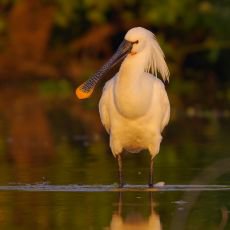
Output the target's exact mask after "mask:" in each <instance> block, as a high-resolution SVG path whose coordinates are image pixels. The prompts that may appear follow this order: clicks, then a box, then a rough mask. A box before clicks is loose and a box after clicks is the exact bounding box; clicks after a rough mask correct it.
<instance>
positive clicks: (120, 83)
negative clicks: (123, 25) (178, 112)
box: [76, 27, 170, 187]
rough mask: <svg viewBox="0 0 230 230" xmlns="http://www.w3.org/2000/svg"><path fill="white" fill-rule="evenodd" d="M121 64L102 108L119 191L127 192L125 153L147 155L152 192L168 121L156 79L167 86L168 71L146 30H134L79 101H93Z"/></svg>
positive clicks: (80, 91) (106, 90)
mask: <svg viewBox="0 0 230 230" xmlns="http://www.w3.org/2000/svg"><path fill="white" fill-rule="evenodd" d="M123 59H124V60H123ZM121 60H123V62H122V63H121V66H120V69H119V71H118V73H117V74H115V76H114V77H113V78H112V79H110V80H109V81H108V82H106V84H105V86H104V89H103V93H102V96H101V99H100V102H99V112H100V117H101V121H102V124H103V125H104V127H105V129H106V131H107V132H108V133H109V135H110V148H111V150H112V153H113V155H114V157H115V158H116V159H117V161H118V168H119V186H120V187H122V186H123V178H122V158H121V154H122V152H123V150H126V151H128V152H131V153H136V152H139V151H141V150H144V149H148V150H149V153H150V156H151V162H150V176H149V186H150V187H152V186H153V161H154V157H155V156H156V155H157V154H158V152H159V150H160V143H161V140H162V136H161V132H162V131H163V129H164V127H165V126H166V125H167V124H168V121H169V117H170V104H169V100H168V96H167V93H166V90H165V87H164V84H163V83H162V81H161V80H159V79H158V78H157V72H159V73H160V74H161V77H162V79H163V80H164V81H166V80H169V70H168V67H167V65H166V62H165V59H164V54H163V51H162V50H161V48H160V46H159V44H158V42H157V40H156V38H155V36H154V34H153V33H152V32H150V31H149V30H146V29H144V28H142V27H135V28H132V29H130V30H129V31H128V32H127V33H126V35H125V38H124V41H123V42H122V43H121V45H120V46H119V48H118V50H117V51H116V53H115V54H114V55H113V56H112V57H111V58H110V59H109V61H108V62H107V63H106V64H104V66H102V67H101V69H100V70H98V72H96V74H95V75H93V76H92V77H91V78H90V79H88V80H87V81H86V82H85V83H83V84H82V85H80V86H79V87H78V88H77V89H76V94H77V96H78V98H80V99H83V98H87V97H89V96H90V95H91V94H92V92H93V90H94V87H95V85H96V83H97V82H98V81H99V80H100V79H101V78H102V77H103V76H104V75H105V74H106V73H107V72H108V71H109V69H111V67H113V66H114V65H115V64H117V63H118V62H119V61H121ZM151 73H152V74H151Z"/></svg>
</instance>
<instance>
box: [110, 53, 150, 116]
mask: <svg viewBox="0 0 230 230" xmlns="http://www.w3.org/2000/svg"><path fill="white" fill-rule="evenodd" d="M144 62H145V59H144V57H143V56H142V55H141V54H137V55H130V54H129V56H128V57H127V58H126V59H125V61H124V62H123V63H122V65H121V68H120V70H119V73H118V76H117V79H116V83H115V90H114V95H115V102H116V106H117V108H118V111H119V112H120V113H121V114H122V115H123V116H126V117H129V118H137V117H140V116H142V115H143V114H144V113H145V112H146V110H147V108H148V105H149V100H150V91H151V87H152V86H150V85H148V84H146V83H147V82H146V77H145V76H144V75H145V72H144V64H145V63H144Z"/></svg>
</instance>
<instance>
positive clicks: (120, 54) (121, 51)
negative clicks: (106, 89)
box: [77, 40, 132, 94]
mask: <svg viewBox="0 0 230 230" xmlns="http://www.w3.org/2000/svg"><path fill="white" fill-rule="evenodd" d="M131 49H132V43H131V42H129V41H127V40H123V41H122V43H121V44H120V46H119V47H118V49H117V51H116V52H115V53H114V55H113V56H112V57H111V58H110V59H109V60H108V61H107V62H106V63H105V64H104V65H103V66H102V67H101V68H100V69H99V70H98V71H97V72H96V73H95V74H94V75H93V76H92V77H91V78H89V79H88V80H87V81H86V82H84V83H83V84H82V85H80V86H79V88H78V89H77V90H78V91H79V90H80V91H81V92H83V93H86V94H87V93H89V92H90V91H92V89H93V88H94V87H95V85H96V84H97V83H98V81H99V80H100V79H102V78H103V76H105V75H106V73H108V72H109V70H110V69H111V68H112V67H114V66H115V65H116V64H118V63H119V62H120V61H121V60H123V59H124V58H125V57H126V56H127V55H128V53H129V52H130V51H131Z"/></svg>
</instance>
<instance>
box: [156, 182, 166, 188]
mask: <svg viewBox="0 0 230 230" xmlns="http://www.w3.org/2000/svg"><path fill="white" fill-rule="evenodd" d="M154 186H156V187H163V186H165V182H164V181H160V182H157V183H156V184H154Z"/></svg>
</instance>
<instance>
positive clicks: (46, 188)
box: [0, 183, 230, 192]
mask: <svg viewBox="0 0 230 230" xmlns="http://www.w3.org/2000/svg"><path fill="white" fill-rule="evenodd" d="M0 191H31V192H33V191H34V192H125V191H127V192H132V191H133V192H137V191H140V192H154V191H156V192H157V191H230V186H229V185H180V184H178V185H172V184H171V185H163V186H162V185H155V186H154V187H153V188H149V187H148V186H147V185H129V184H127V185H125V186H124V187H123V188H118V187H117V185H115V184H113V185H75V184H69V185H49V184H43V183H42V184H19V185H6V186H0Z"/></svg>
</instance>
